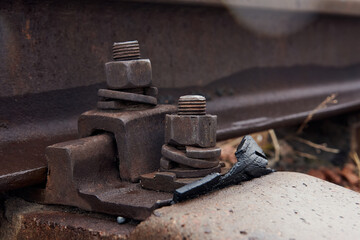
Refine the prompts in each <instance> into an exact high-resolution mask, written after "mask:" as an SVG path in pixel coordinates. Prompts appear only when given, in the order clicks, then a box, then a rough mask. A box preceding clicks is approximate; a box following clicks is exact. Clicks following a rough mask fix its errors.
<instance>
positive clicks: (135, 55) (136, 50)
mask: <svg viewBox="0 0 360 240" xmlns="http://www.w3.org/2000/svg"><path fill="white" fill-rule="evenodd" d="M139 58H140V46H139V42H138V41H136V40H135V41H128V42H115V43H114V45H113V59H114V61H124V60H135V59H139Z"/></svg>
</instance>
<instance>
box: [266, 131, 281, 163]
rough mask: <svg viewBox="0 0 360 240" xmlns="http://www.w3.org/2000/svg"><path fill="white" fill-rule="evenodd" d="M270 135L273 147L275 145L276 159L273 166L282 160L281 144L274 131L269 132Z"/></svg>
mask: <svg viewBox="0 0 360 240" xmlns="http://www.w3.org/2000/svg"><path fill="white" fill-rule="evenodd" d="M269 135H270V137H271V141H272V142H273V145H274V150H275V158H274V161H273V164H275V163H277V162H278V161H279V160H280V144H279V141H278V139H277V137H276V134H275V131H274V129H270V130H269Z"/></svg>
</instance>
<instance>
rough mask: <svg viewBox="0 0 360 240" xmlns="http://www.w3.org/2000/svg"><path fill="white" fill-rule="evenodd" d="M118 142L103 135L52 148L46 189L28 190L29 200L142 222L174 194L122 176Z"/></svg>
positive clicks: (48, 150) (56, 145)
mask: <svg viewBox="0 0 360 240" xmlns="http://www.w3.org/2000/svg"><path fill="white" fill-rule="evenodd" d="M116 153H117V152H116V145H115V140H114V138H113V136H112V135H111V134H100V135H95V136H91V137H86V138H81V139H77V140H73V141H68V142H63V143H58V144H55V145H52V146H49V147H48V148H47V150H46V156H47V159H48V165H49V171H48V180H47V184H46V189H33V188H32V189H28V191H27V192H26V194H25V197H26V198H31V199H32V200H36V201H38V202H41V203H45V204H61V205H70V206H76V207H79V208H82V209H85V210H89V211H96V212H103V213H108V214H112V215H121V216H124V217H127V218H133V219H137V220H143V219H145V218H147V217H148V216H149V215H150V214H151V212H152V211H153V210H154V209H156V208H158V207H160V206H161V205H162V204H163V202H164V201H165V202H167V201H168V200H169V199H171V194H169V193H163V192H156V191H149V190H145V189H142V188H141V187H140V185H139V184H138V183H130V182H126V181H122V180H121V179H120V177H119V170H118V166H117V165H118V163H117V158H116Z"/></svg>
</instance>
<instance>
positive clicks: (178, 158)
mask: <svg viewBox="0 0 360 240" xmlns="http://www.w3.org/2000/svg"><path fill="white" fill-rule="evenodd" d="M161 154H162V155H163V156H164V157H165V158H167V159H169V160H171V161H173V162H176V163H179V164H181V165H185V166H189V167H193V168H212V167H215V166H217V165H218V164H219V159H217V158H210V159H198V158H191V157H187V156H186V155H185V153H184V152H182V151H181V150H179V149H177V148H175V147H171V146H169V145H163V146H162V151H161Z"/></svg>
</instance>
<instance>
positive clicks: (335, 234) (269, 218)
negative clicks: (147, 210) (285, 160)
mask: <svg viewBox="0 0 360 240" xmlns="http://www.w3.org/2000/svg"><path fill="white" fill-rule="evenodd" d="M130 238H131V239H252V240H255V239H288V240H289V239H312V240H314V239H360V194H359V193H357V192H354V191H351V190H348V189H346V188H343V187H340V186H337V185H334V184H332V183H329V182H326V181H323V180H320V179H317V178H314V177H311V176H309V175H305V174H301V173H292V172H276V173H273V174H270V175H267V176H264V177H261V178H258V179H254V180H252V181H249V182H245V183H243V184H241V185H237V186H231V187H228V188H225V189H223V190H220V191H216V192H213V193H210V194H207V195H205V196H202V197H200V198H198V199H194V200H189V201H187V202H184V203H180V204H176V205H173V206H170V207H164V208H162V209H158V210H156V211H154V213H153V215H152V216H151V217H150V218H148V219H147V220H146V221H144V222H142V223H141V224H140V225H138V227H137V228H136V229H135V231H134V232H133V234H132V235H131V237H130Z"/></svg>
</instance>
